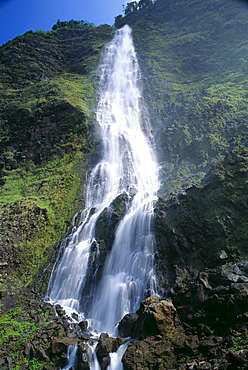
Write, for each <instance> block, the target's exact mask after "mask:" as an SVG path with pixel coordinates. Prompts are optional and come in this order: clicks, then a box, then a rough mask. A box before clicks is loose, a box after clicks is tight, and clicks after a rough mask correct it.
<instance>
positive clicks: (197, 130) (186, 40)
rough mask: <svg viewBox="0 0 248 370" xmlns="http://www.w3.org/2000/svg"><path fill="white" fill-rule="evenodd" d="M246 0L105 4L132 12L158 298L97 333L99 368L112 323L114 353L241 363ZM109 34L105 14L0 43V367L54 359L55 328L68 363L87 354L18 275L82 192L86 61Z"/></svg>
mask: <svg viewBox="0 0 248 370" xmlns="http://www.w3.org/2000/svg"><path fill="white" fill-rule="evenodd" d="M247 13H248V8H247V5H246V2H243V1H238V0H228V1H223V0H213V1H212V0H210V1H208V2H202V1H199V0H194V1H193V0H192V1H191V0H190V1H189V0H180V1H177V2H174V1H164V0H157V2H156V3H155V4H154V5H153V6H152V7H150V8H148V9H145V10H142V11H140V12H137V13H134V14H131V15H129V16H127V17H125V18H124V19H123V20H121V22H122V23H128V24H130V25H131V26H132V28H133V37H134V40H135V45H136V49H137V52H138V57H139V62H140V66H141V69H142V77H143V78H142V81H143V91H144V100H145V102H146V105H147V107H148V110H149V112H150V116H151V124H152V127H153V132H154V136H155V141H156V147H157V150H158V158H159V161H160V165H161V182H162V189H161V192H160V197H159V200H158V203H157V205H156V209H155V224H154V232H155V234H156V239H157V253H156V261H157V272H158V280H159V284H160V287H161V299H158V298H157V297H152V298H149V299H148V300H146V301H144V302H142V304H141V306H140V309H139V310H138V311H137V312H136V313H130V314H129V315H127V316H126V317H125V318H124V319H123V320H122V321H121V323H120V324H119V335H120V337H122V338H117V339H114V338H109V337H108V336H106V335H105V334H102V335H101V337H100V340H99V343H98V346H97V356H98V358H99V362H100V363H101V368H102V369H105V368H106V367H107V365H108V363H109V359H110V357H109V356H110V355H109V354H110V353H111V352H114V351H116V350H117V349H118V348H119V346H120V345H121V344H122V343H123V342H125V337H131V338H132V340H131V343H130V344H129V346H128V349H127V351H126V353H125V356H124V357H123V364H124V368H125V369H181V370H183V369H206V368H211V369H247V368H248V365H247V360H248V355H247V350H248V348H247V342H248V341H247V334H248V333H247V307H248V305H247V302H248V301H247V291H248V290H247V284H248V268H247V240H248V236H247V228H248V225H247V219H248V216H247V212H248V208H247V207H248V206H247V205H248V199H247V194H248V191H247V190H248V189H247V177H248V174H247V169H248V155H247V108H248V106H247V61H246V60H247V48H246V34H247ZM121 22H120V24H121ZM112 34H113V29H112V28H111V27H109V26H107V25H104V26H100V27H96V28H94V27H88V26H87V27H79V26H77V27H74V28H70V27H69V28H62V29H59V30H57V31H52V32H48V33H44V32H35V33H33V32H28V33H26V34H25V35H23V36H21V37H18V38H16V39H14V40H12V41H10V42H9V43H7V44H6V45H4V46H3V47H1V49H0V62H1V67H0V68H1V74H2V84H1V98H2V101H1V103H0V110H1V111H0V119H1V121H0V156H1V162H0V171H1V179H0V181H1V188H0V217H1V228H0V269H1V271H0V272H1V276H0V279H1V289H0V298H1V303H2V305H3V306H2V307H3V311H2V312H1V317H0V323H1V325H2V327H3V330H2V333H3V334H1V335H0V347H1V348H0V366H2V367H3V369H12V368H18V367H19V368H23V369H24V368H29V369H37V368H39V369H46V370H51V369H57V368H61V367H63V366H64V365H65V359H66V353H67V349H68V346H69V345H70V344H74V345H76V346H77V353H78V362H77V364H76V369H88V368H89V363H88V361H89V355H88V341H90V340H91V338H89V335H90V334H89V332H88V331H87V323H85V322H81V323H78V324H76V325H72V323H71V325H70V326H69V324H68V318H66V317H65V313H64V312H63V310H62V309H61V308H60V307H56V308H55V310H56V312H55V311H54V309H52V308H51V307H49V305H46V304H45V305H44V304H43V303H41V304H40V302H42V298H43V297H42V296H38V295H37V293H35V292H34V291H31V290H30V289H29V288H27V290H24V289H23V286H24V285H27V286H30V284H32V283H34V282H37V281H43V280H42V278H43V273H42V271H43V270H44V266H47V263H48V261H49V260H51V254H52V253H53V251H54V245H55V244H56V243H57V242H58V241H59V240H60V238H61V237H62V235H63V234H64V233H65V232H66V229H67V228H68V225H69V224H70V220H71V218H72V215H73V214H75V212H76V210H78V209H79V208H80V207H82V204H83V199H82V183H83V181H84V180H83V179H84V177H85V173H86V170H87V169H88V168H89V165H90V161H92V160H94V155H95V154H94V153H95V152H97V150H98V148H99V144H98V139H97V133H96V132H94V115H93V114H92V108H93V106H94V102H95V82H96V79H95V69H96V67H97V63H98V60H99V58H100V55H101V50H102V47H103V46H104V45H105V44H106V42H107V41H108V40H109V39H110V38H111V37H112ZM124 204H125V195H121V196H120V197H119V199H118V201H117V202H116V204H113V205H112V208H113V210H114V213H113V215H112V216H111V217H112V218H110V216H109V211H108V210H107V209H106V210H105V211H104V212H103V213H102V215H101V217H100V218H99V222H98V239H99V240H98V241H99V243H100V246H101V256H100V258H102V259H104V258H105V255H106V253H107V251H108V249H109V244H110V243H109V241H110V240H111V238H112V237H113V235H112V231H113V229H114V227H115V226H116V224H117V223H118V222H119V220H121V217H122V212H123V207H124ZM75 221H76V219H75ZM49 268H50V267H49V266H47V268H46V271H49ZM92 269H95V266H93V265H92ZM98 273H99V274H101V270H100V269H99V272H98ZM20 286H21V287H22V292H20ZM40 286H42V284H41V285H39V287H40ZM86 293H87V292H86ZM48 323H49V324H48ZM20 335H22V337H23V340H22V341H19V338H20ZM17 353H18V355H17ZM26 358H27V359H28V362H27V361H26Z"/></svg>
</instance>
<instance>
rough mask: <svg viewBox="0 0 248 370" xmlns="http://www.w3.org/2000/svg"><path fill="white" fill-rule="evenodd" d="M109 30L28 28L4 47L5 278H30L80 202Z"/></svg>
mask: <svg viewBox="0 0 248 370" xmlns="http://www.w3.org/2000/svg"><path fill="white" fill-rule="evenodd" d="M112 34H113V29H112V28H111V27H110V26H107V25H103V26H100V27H92V26H88V25H84V26H76V27H75V26H74V27H68V28H61V29H59V30H57V31H51V32H48V33H46V32H42V31H37V32H32V31H30V32H27V33H26V34H25V35H23V36H20V37H17V38H15V39H14V40H12V41H9V42H8V43H7V44H5V45H3V46H2V47H1V49H0V62H1V64H0V66H1V67H0V68H1V76H2V77H1V92H0V94H1V103H0V120H1V121H0V158H1V161H0V182H1V188H0V214H1V230H0V258H1V262H2V263H4V271H3V273H2V280H3V281H4V280H6V276H7V277H8V276H10V277H13V275H14V276H16V277H18V278H17V281H19V282H20V281H21V283H22V284H29V283H31V282H32V281H33V279H34V276H35V277H37V276H38V275H37V274H38V273H40V272H41V269H43V268H44V266H45V264H46V263H47V261H48V257H49V254H50V253H51V248H52V246H54V245H55V243H57V242H58V241H59V240H60V238H61V237H62V235H63V234H64V233H65V231H66V228H67V226H68V224H69V223H70V220H71V218H72V216H73V214H74V213H75V211H76V210H77V209H78V207H79V204H80V202H82V200H80V197H81V195H82V194H80V193H82V191H81V190H82V186H83V185H82V184H83V179H84V177H85V173H86V171H87V169H88V167H89V164H87V162H88V159H89V158H88V159H87V153H89V152H92V149H94V150H96V147H97V135H94V133H93V132H94V114H93V108H94V104H95V87H96V73H95V71H96V69H97V65H98V61H99V58H100V56H101V51H102V48H103V46H104V45H105V44H106V42H107V41H108V40H109V39H110V38H111V37H112ZM80 189H81V190H80Z"/></svg>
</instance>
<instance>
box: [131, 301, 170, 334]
mask: <svg viewBox="0 0 248 370" xmlns="http://www.w3.org/2000/svg"><path fill="white" fill-rule="evenodd" d="M137 314H138V319H137V321H136V324H135V328H134V334H135V335H136V336H140V335H142V336H144V335H145V336H149V335H152V334H153V335H157V334H159V335H162V336H163V337H166V338H169V337H170V336H172V335H173V334H174V332H175V316H176V309H175V307H174V305H173V303H172V301H171V300H159V298H158V297H154V296H153V297H150V298H147V299H146V300H145V301H143V302H142V303H141V305H140V308H139V310H138V311H137Z"/></svg>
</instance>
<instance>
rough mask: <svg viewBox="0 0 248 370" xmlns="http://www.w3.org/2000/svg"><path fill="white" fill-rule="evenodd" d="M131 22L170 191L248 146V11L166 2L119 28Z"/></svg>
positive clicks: (237, 6)
mask: <svg viewBox="0 0 248 370" xmlns="http://www.w3.org/2000/svg"><path fill="white" fill-rule="evenodd" d="M192 20H194V21H192ZM125 23H127V24H129V25H130V26H131V27H132V29H133V37H134V41H135V46H136V50H137V51H138V55H139V59H140V66H141V69H142V75H143V90H144V97H145V100H146V104H147V106H148V108H149V112H150V115H151V123H152V126H153V128H154V135H155V140H156V144H157V150H158V159H159V161H160V163H161V164H162V170H161V175H162V180H163V188H162V190H161V193H162V194H166V193H167V192H169V191H171V190H174V189H178V188H181V187H187V186H190V185H191V184H192V183H196V182H198V181H199V179H201V178H202V177H203V176H204V174H205V173H206V171H207V170H208V169H209V168H210V164H211V163H213V162H215V161H219V160H222V159H224V157H225V155H226V153H227V152H228V151H231V150H234V149H235V148H242V147H247V144H248V143H247V133H248V127H247V119H246V117H247V111H248V104H247V92H248V79H247V63H245V60H246V59H247V47H245V36H244V31H245V30H247V27H248V23H247V7H246V6H245V4H244V3H242V2H239V1H229V0H228V2H227V3H226V2H223V1H222V0H217V1H211V2H210V3H209V2H208V3H206V2H198V1H187V0H183V1H181V2H180V3H174V2H172V1H171V2H168V1H163V0H160V1H157V2H156V3H155V4H153V5H152V6H151V7H149V9H144V11H142V12H132V14H129V15H127V16H125V17H123V18H122V19H121V18H119V21H118V24H117V26H118V27H121V26H122V25H123V24H125ZM206 25H207V26H206Z"/></svg>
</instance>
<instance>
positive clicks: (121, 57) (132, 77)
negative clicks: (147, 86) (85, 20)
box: [47, 25, 159, 370]
mask: <svg viewBox="0 0 248 370" xmlns="http://www.w3.org/2000/svg"><path fill="white" fill-rule="evenodd" d="M140 82H141V76H140V71H139V66H138V62H137V56H136V53H135V49H134V46H133V41H132V35H131V29H130V27H129V26H127V25H126V26H124V27H123V28H122V29H120V30H118V31H117V32H116V33H115V36H114V38H113V40H112V41H111V42H110V43H109V44H108V45H107V46H106V49H105V53H104V56H103V59H102V62H101V64H100V67H99V102H98V106H97V112H96V114H97V121H98V125H99V128H100V133H101V138H102V158H101V160H100V162H99V163H97V165H96V166H95V167H94V168H93V170H92V171H91V174H90V177H89V180H88V185H87V190H86V206H85V209H84V210H83V211H82V213H81V220H80V222H79V224H78V226H75V227H74V228H73V230H72V232H71V234H70V235H69V236H67V238H66V239H65V240H64V241H63V242H62V250H61V253H60V258H59V259H58V261H57V263H56V264H55V266H54V269H53V272H52V275H51V278H50V282H49V287H48V293H47V296H48V300H49V301H50V302H51V303H52V304H59V305H61V306H62V307H63V308H64V309H65V311H66V312H67V313H69V314H72V313H73V312H76V313H77V315H79V317H80V319H82V320H87V321H88V323H89V324H88V325H89V329H90V330H91V332H92V333H103V332H104V333H109V335H110V336H116V335H118V332H117V324H118V322H119V321H120V320H121V319H122V318H123V316H124V315H126V314H127V313H130V312H135V311H136V310H137V309H138V308H139V305H140V302H141V301H142V300H143V299H144V298H145V297H147V296H149V295H152V294H156V291H157V287H156V274H155V264H154V244H155V241H154V235H153V233H152V221H153V207H154V202H155V201H156V200H157V191H158V188H159V181H158V165H157V162H156V158H155V155H154V148H153V140H152V139H153V138H152V134H151V128H150V126H149V119H148V117H147V114H146V111H145V109H144V106H143V104H142V95H141V88H140ZM118 200H121V201H122V203H123V202H124V212H123V214H122V215H121V217H119V219H118V222H116V223H115V224H113V223H112V225H111V224H110V225H109V228H110V229H111V233H113V237H112V238H111V239H113V240H111V246H110V247H109V246H108V247H106V245H105V244H106V240H104V241H102V240H99V237H98V236H99V220H100V219H101V218H102V217H103V215H106V214H107V216H108V220H113V219H114V217H112V216H111V212H112V214H113V212H116V209H115V206H116V203H118ZM108 242H109V241H108ZM104 243H105V244H104ZM103 255H104V258H103ZM124 346H125V345H124ZM124 346H121V347H120V348H119V350H118V353H111V362H110V365H109V367H108V368H109V369H110V370H118V369H122V364H121V357H122V355H123V352H124V351H125V347H124ZM70 351H71V356H70V358H69V361H68V365H67V367H66V369H69V368H70V367H71V366H72V365H73V361H75V360H74V359H73V356H74V357H75V353H76V351H75V349H73V348H71V349H70ZM93 357H94V356H93ZM91 363H92V364H91V368H92V369H100V366H99V364H98V361H97V359H96V358H95V360H93V359H92V362H91Z"/></svg>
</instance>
